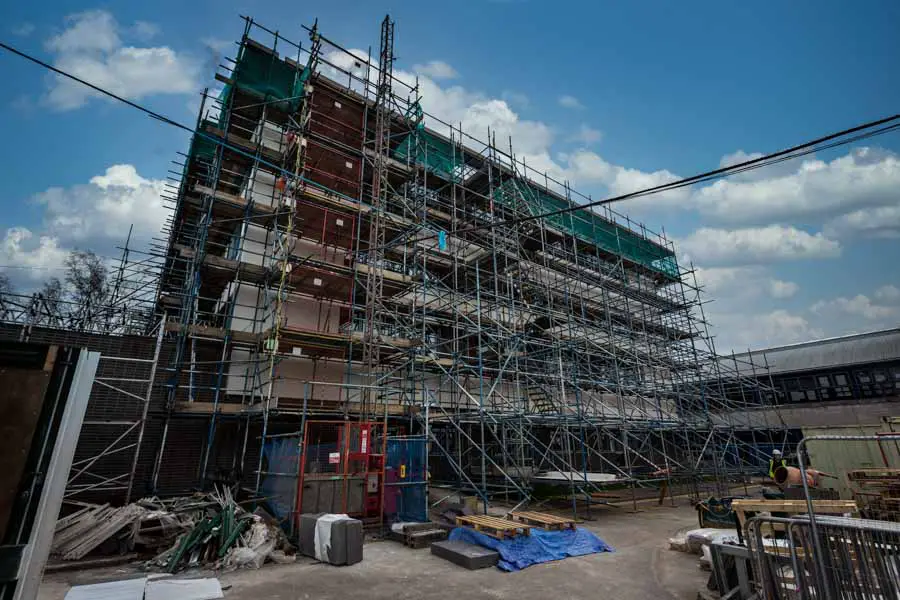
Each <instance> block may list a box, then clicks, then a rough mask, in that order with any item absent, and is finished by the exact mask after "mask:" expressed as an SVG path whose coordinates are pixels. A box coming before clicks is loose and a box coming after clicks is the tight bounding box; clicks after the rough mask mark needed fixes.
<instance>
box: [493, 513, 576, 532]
mask: <svg viewBox="0 0 900 600" xmlns="http://www.w3.org/2000/svg"><path fill="white" fill-rule="evenodd" d="M508 516H509V518H510V519H512V520H514V521H518V522H521V523H527V524H528V525H531V526H534V527H541V528H542V529H547V530H553V529H575V520H574V519H568V518H565V517H558V516H556V515H550V514H547V513H541V512H536V511H527V510H525V511H516V512H512V513H510V514H509V515H508Z"/></svg>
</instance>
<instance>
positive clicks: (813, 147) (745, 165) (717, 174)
mask: <svg viewBox="0 0 900 600" xmlns="http://www.w3.org/2000/svg"><path fill="white" fill-rule="evenodd" d="M0 48H3V49H5V50H8V51H9V52H12V53H13V54H16V55H17V56H20V57H21V58H24V59H26V60H28V61H31V62H33V63H35V64H37V65H39V66H41V67H44V68H45V69H48V70H50V71H53V72H54V73H57V74H58V75H62V76H63V77H67V78H69V79H72V80H73V81H76V82H78V83H80V84H82V85H85V86H87V87H89V88H91V89H92V90H95V91H97V92H99V93H101V94H103V95H105V96H109V97H110V98H113V99H114V100H118V101H119V102H122V103H124V104H127V105H128V106H131V107H132V108H135V109H137V110H139V111H141V112H143V113H146V114H147V115H149V116H151V117H153V118H154V119H157V120H159V121H162V122H163V123H166V124H167V125H171V126H173V127H177V128H179V129H182V130H184V131H188V132H190V133H192V134H194V135H199V136H201V137H203V138H205V139H208V140H210V141H212V142H215V143H216V144H219V145H221V146H223V147H225V148H228V149H230V150H232V151H234V152H237V153H238V154H241V155H244V156H246V157H248V158H251V159H253V160H258V161H259V162H260V163H261V164H263V165H265V166H268V167H270V168H272V169H274V170H275V171H276V172H278V173H281V174H284V175H287V176H290V177H297V175H296V174H294V173H291V172H289V171H286V170H285V169H283V168H282V167H280V166H278V165H275V164H272V163H270V162H268V161H266V160H264V159H263V158H261V157H258V156H255V155H253V154H251V153H249V152H245V151H244V150H241V149H240V148H237V147H235V146H233V145H231V144H229V143H228V142H227V141H225V140H223V139H222V138H219V137H218V136H213V135H209V134H207V133H204V132H202V131H199V130H197V129H195V128H192V127H188V126H187V125H184V124H182V123H179V122H178V121H175V120H174V119H171V118H169V117H166V116H165V115H162V114H160V113H157V112H155V111H153V110H151V109H149V108H146V107H144V106H142V105H140V104H137V103H136V102H132V101H131V100H128V99H126V98H123V97H121V96H118V95H116V94H114V93H112V92H110V91H108V90H105V89H103V88H101V87H98V86H96V85H94V84H92V83H90V82H88V81H85V80H84V79H81V78H80V77H77V76H75V75H72V74H70V73H67V72H66V71H63V70H61V69H58V68H56V67H54V66H53V65H51V64H48V63H46V62H44V61H42V60H40V59H39V58H36V57H34V56H31V55H29V54H27V53H25V52H22V51H21V50H17V49H16V48H13V47H12V46H9V45H8V44H5V43H3V42H0ZM897 121H900V114H895V115H891V116H889V117H884V118H882V119H877V120H875V121H869V122H867V123H863V124H861V125H857V126H855V127H850V128H848V129H844V130H841V131H838V132H835V133H830V134H828V135H824V136H822V137H819V138H816V139H813V140H810V141H808V142H804V143H802V144H797V145H796V146H792V147H790V148H786V149H784V150H779V151H777V152H772V153H771V154H766V155H764V156H759V157H757V158H753V159H750V160H746V161H743V162H740V163H736V164H733V165H728V166H726V167H720V168H718V169H713V170H711V171H706V172H704V173H699V174H697V175H692V176H691V177H685V178H683V179H679V180H677V181H672V182H669V183H664V184H660V185H657V186H652V187H649V188H646V189H643V190H638V191H634V192H629V193H627V194H620V195H618V196H613V197H610V198H605V199H603V200H595V201H591V202H587V203H585V204H573V205H572V206H568V207H566V208H561V209H558V210H553V211H549V212H545V213H541V214H537V215H528V216H523V217H516V218H514V219H507V220H505V221H497V222H494V223H488V224H485V225H474V226H472V227H465V228H463V229H457V230H456V231H454V232H452V233H453V234H454V235H458V234H461V233H468V232H472V231H479V230H483V229H493V228H496V227H501V226H510V225H517V224H519V223H526V222H528V221H535V220H538V219H547V218H549V217H555V216H559V215H565V214H568V213H571V212H577V211H581V210H586V209H590V208H593V207H597V206H604V205H607V204H612V203H614V202H622V201H624V200H629V199H632V198H638V197H642V196H648V195H651V194H658V193H662V192H666V191H671V190H675V189H678V188H681V187H685V186H689V185H694V184H697V183H702V182H706V181H711V180H714V179H721V178H724V177H727V176H729V175H734V174H737V173H744V172H746V171H750V170H753V169H759V168H762V167H766V166H769V165H771V164H777V163H780V162H783V161H785V160H793V159H795V158H798V157H801V156H806V155H808V154H811V153H813V152H817V151H821V150H824V149H828V148H836V147H838V146H842V145H845V144H849V143H853V142H856V141H859V140H862V139H867V138H870V137H874V136H876V135H881V134H884V133H888V132H890V131H895V130H897V129H898V128H900V123H896V122H897ZM891 123H893V124H892V125H889V124H891ZM884 125H887V126H886V127H882V126H884ZM870 130H871V131H870ZM852 134H858V135H855V136H853V137H849V138H847V136H851V135H852ZM841 138H846V139H841ZM826 142H832V143H830V144H826V145H824V146H823V145H822V144H825V143H826ZM513 165H514V163H513ZM300 179H302V180H303V181H305V182H307V183H311V184H313V185H316V186H318V184H316V183H315V182H314V181H310V180H306V179H305V178H300ZM338 195H341V196H344V195H343V194H338ZM344 197H345V198H348V199H350V200H352V201H354V202H355V201H357V199H355V198H350V197H349V196H344ZM437 236H438V234H437V233H433V234H429V235H427V236H425V237H422V238H419V239H418V240H416V241H424V240H428V239H433V238H435V237H437ZM370 250H371V249H370Z"/></svg>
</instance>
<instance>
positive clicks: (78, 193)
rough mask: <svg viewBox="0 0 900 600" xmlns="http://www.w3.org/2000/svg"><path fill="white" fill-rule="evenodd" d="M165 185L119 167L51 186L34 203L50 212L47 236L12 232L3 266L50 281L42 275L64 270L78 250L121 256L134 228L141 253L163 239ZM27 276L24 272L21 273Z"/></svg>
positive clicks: (5, 243)
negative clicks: (152, 241) (83, 181)
mask: <svg viewBox="0 0 900 600" xmlns="http://www.w3.org/2000/svg"><path fill="white" fill-rule="evenodd" d="M164 186H165V182H164V181H162V180H155V179H146V178H144V177H142V176H141V175H139V174H138V172H137V170H136V169H135V168H134V166H132V165H113V166H111V167H109V168H107V169H106V170H105V171H104V173H102V174H101V175H97V176H94V177H91V179H90V180H89V182H88V183H86V184H77V185H73V186H71V187H51V188H48V189H46V190H44V191H43V192H40V193H38V194H35V195H34V196H33V197H32V198H31V202H32V203H33V204H36V205H38V206H40V207H42V208H43V209H44V216H43V223H42V225H41V231H40V232H37V231H33V228H26V227H11V228H9V229H7V230H6V232H5V233H4V236H3V241H2V242H0V243H2V246H0V252H2V254H3V264H5V265H10V266H11V267H14V268H15V270H13V271H12V272H11V273H10V276H11V278H12V277H17V278H19V279H21V277H19V276H21V275H23V274H24V275H25V276H26V277H27V276H30V279H32V280H38V279H41V280H42V279H46V277H47V273H46V272H44V273H41V272H38V271H40V270H42V269H43V270H46V269H52V268H58V267H59V266H61V265H62V264H63V261H64V259H65V257H66V255H67V254H68V252H69V251H70V250H72V249H74V248H79V249H83V250H93V251H94V252H96V253H97V254H98V255H100V256H107V257H108V256H115V255H118V254H119V250H118V249H117V248H116V246H117V245H119V244H122V243H124V241H125V237H126V235H127V234H128V229H129V227H130V226H131V225H134V231H133V233H132V245H133V247H136V248H138V249H141V248H142V247H143V246H145V245H146V244H147V243H148V242H149V241H150V239H151V238H152V237H153V236H155V235H157V234H158V233H159V231H160V229H161V227H162V225H163V223H164V222H165V219H166V217H167V216H168V214H169V210H168V208H167V207H166V206H165V205H164V204H163V200H162V198H161V194H162V192H163V188H164ZM20 271H21V272H20Z"/></svg>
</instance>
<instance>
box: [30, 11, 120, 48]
mask: <svg viewBox="0 0 900 600" xmlns="http://www.w3.org/2000/svg"><path fill="white" fill-rule="evenodd" d="M66 24H67V28H66V29H65V30H64V31H63V32H62V33H59V34H57V35H55V36H53V37H51V38H50V39H48V40H47V41H46V43H45V44H44V46H45V47H46V48H47V50H48V51H50V52H54V53H59V54H66V53H70V52H87V51H91V50H97V51H100V52H113V51H114V50H115V49H116V48H118V47H119V46H120V45H121V44H122V41H121V40H120V39H119V34H118V28H119V27H118V24H117V23H116V20H115V18H114V17H113V16H112V14H110V13H108V12H106V11H105V10H92V11H86V12H83V13H78V14H75V15H70V16H68V17H66Z"/></svg>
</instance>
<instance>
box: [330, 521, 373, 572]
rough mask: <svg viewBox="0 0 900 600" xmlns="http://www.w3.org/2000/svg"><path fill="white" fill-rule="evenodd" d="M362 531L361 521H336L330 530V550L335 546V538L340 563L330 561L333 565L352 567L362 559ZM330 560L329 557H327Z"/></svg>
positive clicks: (363, 533)
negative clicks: (337, 543)
mask: <svg viewBox="0 0 900 600" xmlns="http://www.w3.org/2000/svg"><path fill="white" fill-rule="evenodd" d="M364 537H365V532H364V531H363V524H362V521H358V520H357V519H349V520H344V521H337V522H336V523H335V524H334V525H333V526H332V530H331V548H332V549H334V548H335V546H336V543H335V538H337V539H338V540H339V544H340V546H341V547H340V548H339V549H338V552H340V562H337V561H330V562H331V564H333V565H354V564H356V563H358V562H360V561H362V559H363V539H364ZM329 558H331V557H329Z"/></svg>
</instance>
